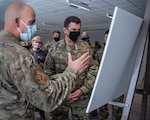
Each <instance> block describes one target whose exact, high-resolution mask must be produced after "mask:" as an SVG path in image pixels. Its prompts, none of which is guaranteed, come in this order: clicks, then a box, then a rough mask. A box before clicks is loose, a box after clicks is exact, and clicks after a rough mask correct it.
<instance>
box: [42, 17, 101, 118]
mask: <svg viewBox="0 0 150 120" xmlns="http://www.w3.org/2000/svg"><path fill="white" fill-rule="evenodd" d="M80 28H81V21H80V19H79V18H78V17H76V16H69V17H67V18H66V20H65V21H64V28H63V31H64V33H65V38H64V39H63V40H60V41H59V42H57V43H56V44H55V45H54V46H52V47H51V48H50V50H49V52H48V54H47V57H46V59H45V64H44V65H45V67H44V70H45V72H46V73H48V74H49V75H52V74H56V73H61V72H63V71H64V70H65V68H66V67H67V63H68V62H67V61H68V59H67V53H68V52H71V53H72V55H73V56H72V57H73V59H74V60H75V59H77V58H78V57H80V56H81V55H82V54H84V53H86V52H88V53H90V54H91V56H92V52H91V49H90V46H89V44H88V43H87V42H85V41H83V40H78V36H79V35H80ZM97 71H98V62H97V61H95V60H94V59H93V58H92V57H91V61H90V64H89V67H88V68H87V69H86V71H85V72H84V73H83V74H81V75H80V76H79V77H78V80H77V81H76V86H75V88H74V89H73V90H72V91H71V93H70V94H69V95H68V99H66V101H65V102H63V104H62V105H61V106H60V107H59V108H58V109H56V110H55V111H53V112H52V113H51V116H52V119H53V120H65V119H67V120H68V112H69V110H71V113H72V119H73V120H87V119H88V117H87V114H86V112H85V111H86V108H87V104H88V101H89V98H90V95H91V91H92V88H93V85H94V82H95V78H96V75H97ZM60 113H62V114H61V115H60ZM53 116H54V117H53Z"/></svg>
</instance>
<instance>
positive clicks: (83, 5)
mask: <svg viewBox="0 0 150 120" xmlns="http://www.w3.org/2000/svg"><path fill="white" fill-rule="evenodd" d="M66 2H67V3H68V4H69V5H70V6H73V7H76V8H79V9H84V10H87V11H90V10H91V7H90V6H89V5H88V4H86V3H83V2H79V1H77V0H66Z"/></svg>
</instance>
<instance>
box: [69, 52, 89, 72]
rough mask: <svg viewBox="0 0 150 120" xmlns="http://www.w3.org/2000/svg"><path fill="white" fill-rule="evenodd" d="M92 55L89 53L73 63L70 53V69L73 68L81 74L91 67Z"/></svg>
mask: <svg viewBox="0 0 150 120" xmlns="http://www.w3.org/2000/svg"><path fill="white" fill-rule="evenodd" d="M89 62H90V55H89V54H88V53H85V54H83V55H82V56H81V57H80V58H78V59H77V60H75V61H72V55H71V53H68V67H70V68H73V69H75V70H77V71H78V74H81V73H83V72H84V71H85V69H86V68H87V67H88V66H89Z"/></svg>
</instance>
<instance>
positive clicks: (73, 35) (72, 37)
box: [69, 32, 80, 41]
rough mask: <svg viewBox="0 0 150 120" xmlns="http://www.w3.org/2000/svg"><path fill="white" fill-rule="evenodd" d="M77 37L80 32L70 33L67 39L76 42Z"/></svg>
mask: <svg viewBox="0 0 150 120" xmlns="http://www.w3.org/2000/svg"><path fill="white" fill-rule="evenodd" d="M79 35H80V32H70V34H69V38H70V39H71V40H72V41H77V40H78V37H79Z"/></svg>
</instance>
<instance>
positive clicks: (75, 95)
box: [68, 89, 83, 102]
mask: <svg viewBox="0 0 150 120" xmlns="http://www.w3.org/2000/svg"><path fill="white" fill-rule="evenodd" d="M81 95H83V92H82V91H81V90H80V89H78V90H76V91H75V92H73V93H70V94H69V96H68V100H69V102H74V101H76V100H78V99H79V97H80V96H81Z"/></svg>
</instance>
